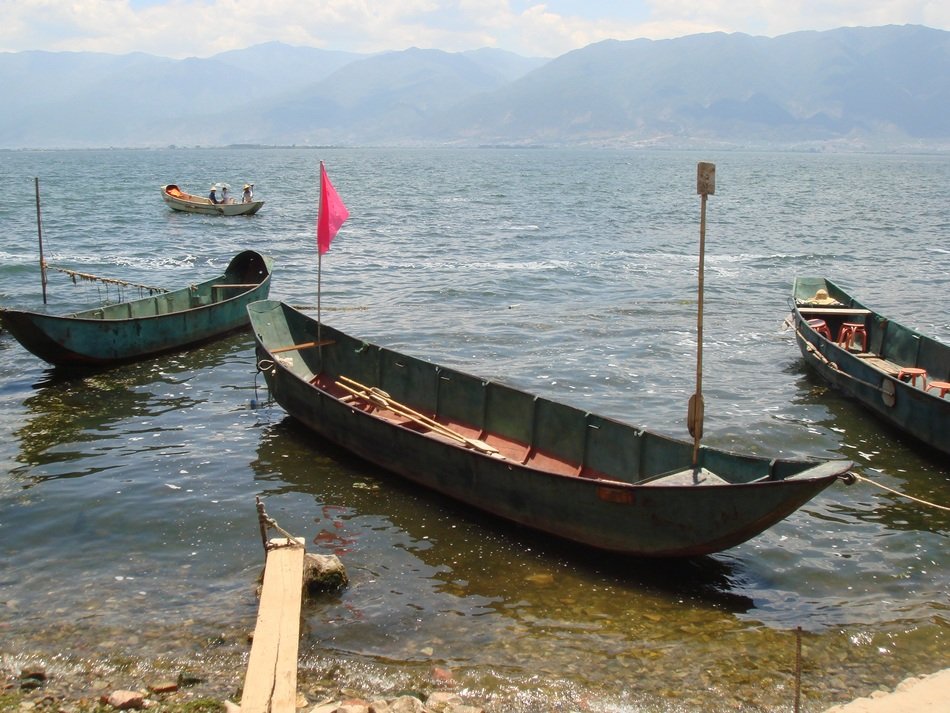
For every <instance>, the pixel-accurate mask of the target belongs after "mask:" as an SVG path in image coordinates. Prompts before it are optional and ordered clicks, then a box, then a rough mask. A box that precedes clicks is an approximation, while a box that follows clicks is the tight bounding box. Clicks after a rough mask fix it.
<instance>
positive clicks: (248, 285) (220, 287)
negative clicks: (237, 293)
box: [211, 282, 257, 290]
mask: <svg viewBox="0 0 950 713" xmlns="http://www.w3.org/2000/svg"><path fill="white" fill-rule="evenodd" d="M252 287H257V283H256V282H249V283H246V284H240V285H211V289H212V290H229V289H231V288H240V289H242V290H249V289H250V288H252Z"/></svg>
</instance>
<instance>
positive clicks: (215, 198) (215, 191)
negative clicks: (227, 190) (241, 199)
mask: <svg viewBox="0 0 950 713" xmlns="http://www.w3.org/2000/svg"><path fill="white" fill-rule="evenodd" d="M208 200H209V201H211V202H212V203H214V204H215V205H217V204H218V203H223V202H224V201H219V200H218V188H217V186H211V193H209V194H208Z"/></svg>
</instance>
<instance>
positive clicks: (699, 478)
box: [635, 468, 729, 485]
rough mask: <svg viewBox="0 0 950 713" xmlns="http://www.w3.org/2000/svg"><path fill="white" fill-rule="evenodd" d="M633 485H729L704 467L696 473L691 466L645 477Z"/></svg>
mask: <svg viewBox="0 0 950 713" xmlns="http://www.w3.org/2000/svg"><path fill="white" fill-rule="evenodd" d="M635 485H729V481H728V480H724V479H723V478H720V477H719V476H718V475H716V474H715V473H713V472H712V471H711V470H706V469H705V468H700V469H699V472H698V473H697V472H695V471H694V470H693V469H692V468H685V469H683V470H676V471H673V472H671V473H661V474H660V475H657V476H654V477H652V478H646V479H645V480H641V481H640V482H638V483H635Z"/></svg>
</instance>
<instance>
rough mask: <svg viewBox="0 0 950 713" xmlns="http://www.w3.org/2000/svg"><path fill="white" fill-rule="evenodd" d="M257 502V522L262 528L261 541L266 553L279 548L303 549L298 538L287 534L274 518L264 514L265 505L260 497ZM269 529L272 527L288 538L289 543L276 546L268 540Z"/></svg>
mask: <svg viewBox="0 0 950 713" xmlns="http://www.w3.org/2000/svg"><path fill="white" fill-rule="evenodd" d="M255 500H256V501H257V522H258V524H259V525H260V528H261V540H263V544H264V551H265V552H268V551H270V550H274V549H277V548H279V547H303V545H302V544H301V543H300V542H299V540H298V538H297V537H295V536H294V535H291V534H290V533H289V532H287V530H285V529H284V528H282V527H281V526H280V525H278V524H277V521H276V520H274V518H272V517H270V516H269V515H268V514H267V513H266V512H264V503H262V502H261V498H260V496H258V497H256V498H255ZM268 527H272V528H274V529H275V530H277V532H279V533H280V534H281V535H283V536H284V537H285V538H287V542H285V543H283V544H274V543H271V542H269V541H268V540H267V528H268Z"/></svg>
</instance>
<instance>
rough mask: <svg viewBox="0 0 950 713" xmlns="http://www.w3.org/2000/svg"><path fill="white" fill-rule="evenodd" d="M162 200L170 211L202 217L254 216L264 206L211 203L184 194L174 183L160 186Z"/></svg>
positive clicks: (260, 202) (258, 203) (255, 202)
mask: <svg viewBox="0 0 950 713" xmlns="http://www.w3.org/2000/svg"><path fill="white" fill-rule="evenodd" d="M162 199H163V200H164V201H165V202H166V203H167V204H168V206H169V207H170V208H171V209H172V210H178V211H181V212H182V213H202V214H204V215H254V214H255V213H256V212H257V211H259V210H260V209H261V206H263V205H264V201H250V202H249V203H212V202H211V199H210V198H206V197H205V196H195V195H192V194H191V193H185V192H184V191H183V190H181V189H180V188H179V187H178V186H176V185H175V184H174V183H169V184H168V185H167V186H162Z"/></svg>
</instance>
